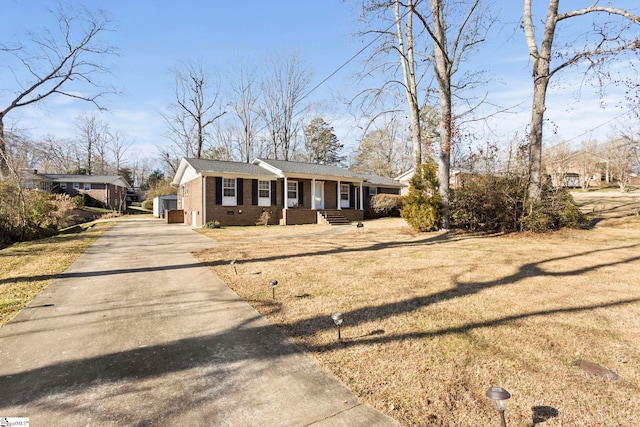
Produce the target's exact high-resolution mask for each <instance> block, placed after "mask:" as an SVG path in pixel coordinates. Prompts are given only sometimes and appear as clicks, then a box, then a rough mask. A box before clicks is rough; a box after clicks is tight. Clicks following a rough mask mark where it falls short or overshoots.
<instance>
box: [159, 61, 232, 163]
mask: <svg viewBox="0 0 640 427" xmlns="http://www.w3.org/2000/svg"><path fill="white" fill-rule="evenodd" d="M174 77H175V85H176V86H175V92H174V94H175V100H174V103H173V104H172V106H171V114H170V115H168V116H165V121H166V122H167V124H168V126H169V137H170V138H171V139H172V141H173V142H174V144H175V145H177V146H178V147H179V148H180V149H181V151H182V152H183V153H182V154H183V155H184V156H185V157H191V156H195V157H196V158H198V159H199V158H201V157H202V153H203V149H204V146H205V143H206V142H207V140H208V139H209V133H208V127H209V126H210V125H212V124H213V123H214V122H215V121H216V120H218V119H219V118H220V117H222V116H223V115H224V114H225V113H226V111H223V109H222V108H221V107H220V105H219V103H218V99H219V95H220V83H219V82H215V83H214V82H213V81H212V78H211V77H210V76H209V75H208V74H207V73H206V72H205V70H204V68H203V66H202V63H201V62H184V63H183V64H181V66H180V67H176V68H175V69H174Z"/></svg>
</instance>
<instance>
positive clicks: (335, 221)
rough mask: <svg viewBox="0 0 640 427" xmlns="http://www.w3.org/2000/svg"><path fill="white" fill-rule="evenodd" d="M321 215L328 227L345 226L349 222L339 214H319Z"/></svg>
mask: <svg viewBox="0 0 640 427" xmlns="http://www.w3.org/2000/svg"><path fill="white" fill-rule="evenodd" d="M321 214H322V217H323V218H324V220H325V221H326V222H327V223H329V224H330V225H347V224H349V223H350V222H351V221H349V220H348V219H347V218H345V217H344V216H342V214H341V213H339V212H321Z"/></svg>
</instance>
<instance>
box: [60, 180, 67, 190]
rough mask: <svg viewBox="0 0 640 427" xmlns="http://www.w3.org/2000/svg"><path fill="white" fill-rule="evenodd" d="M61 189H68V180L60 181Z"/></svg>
mask: <svg viewBox="0 0 640 427" xmlns="http://www.w3.org/2000/svg"><path fill="white" fill-rule="evenodd" d="M60 189H61V190H66V189H67V183H66V182H61V183H60Z"/></svg>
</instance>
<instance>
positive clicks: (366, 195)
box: [364, 187, 369, 200]
mask: <svg viewBox="0 0 640 427" xmlns="http://www.w3.org/2000/svg"><path fill="white" fill-rule="evenodd" d="M364 199H365V200H369V187H364Z"/></svg>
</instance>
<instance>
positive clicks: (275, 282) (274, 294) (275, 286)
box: [269, 280, 278, 299]
mask: <svg viewBox="0 0 640 427" xmlns="http://www.w3.org/2000/svg"><path fill="white" fill-rule="evenodd" d="M269 286H271V291H272V292H273V299H276V288H277V287H278V281H277V280H271V281H270V282H269Z"/></svg>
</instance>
